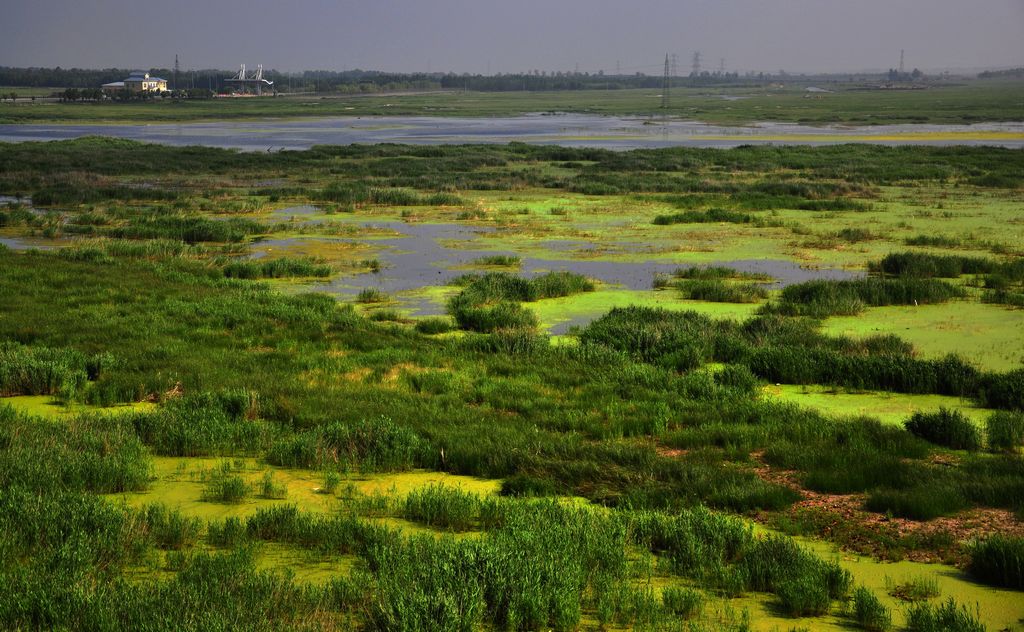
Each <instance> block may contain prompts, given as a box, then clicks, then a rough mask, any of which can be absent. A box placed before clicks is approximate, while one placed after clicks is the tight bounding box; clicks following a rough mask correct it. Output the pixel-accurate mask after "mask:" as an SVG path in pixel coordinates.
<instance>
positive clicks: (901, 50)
mask: <svg viewBox="0 0 1024 632" xmlns="http://www.w3.org/2000/svg"><path fill="white" fill-rule="evenodd" d="M900 74H901V75H902V74H903V49H902V48H901V49H900Z"/></svg>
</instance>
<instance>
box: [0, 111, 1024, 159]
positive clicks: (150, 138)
mask: <svg viewBox="0 0 1024 632" xmlns="http://www.w3.org/2000/svg"><path fill="white" fill-rule="evenodd" d="M992 132H997V133H1002V134H1011V135H1013V136H1014V137H1012V138H1003V137H1000V138H989V139H985V138H984V135H985V134H987V133H992ZM907 134H919V135H920V134H923V136H918V137H916V138H914V137H907V138H899V137H900V136H901V135H907ZM928 134H953V135H954V136H948V137H944V138H942V139H935V138H929V137H928V136H927V135H928ZM972 134H975V135H976V136H975V137H973V138H972V136H971V135H972ZM88 135H100V136H112V137H116V138H129V139H133V140H140V141H146V142H153V143H164V144H168V145H207V146H212V147H228V148H235V149H243V150H248V151H278V150H281V149H308V148H309V147H311V146H313V145H347V144H351V143H410V144H426V145H432V144H453V143H508V142H512V141H519V142H527V143H534V144H545V145H565V146H570V147H599V148H605V149H621V150H626V149H639V148H657V147H679V146H685V147H735V146H737V145H743V144H752V143H753V144H756V143H772V144H786V145H794V144H796V145H829V144H835V143H846V142H868V143H877V144H884V145H1000V146H1004V147H1024V122H1013V123H985V124H977V125H879V126H861V127H845V126H826V127H810V126H806V125H797V124H788V123H759V124H756V125H751V126H748V127H728V126H721V125H709V124H706V123H700V122H696V121H676V120H663V119H658V118H638V117H616V116H594V115H582V114H531V115H525V116H511V117H498V118H454V117H452V118H449V117H427V116H421V117H412V116H393V117H325V118H310V119H288V120H284V119H273V120H258V121H231V122H208V123H167V124H154V125H135V124H130V125H120V124H119V125H0V141H5V142H18V141H30V140H34V141H45V140H64V139H69V138H78V137H81V136H88ZM957 135H959V136H957ZM851 137H856V138H851ZM830 138H834V139H835V140H830Z"/></svg>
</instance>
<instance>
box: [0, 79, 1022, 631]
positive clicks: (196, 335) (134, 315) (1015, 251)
mask: <svg viewBox="0 0 1024 632" xmlns="http://www.w3.org/2000/svg"><path fill="white" fill-rule="evenodd" d="M472 96H473V95H468V96H467V98H468V97H472ZM626 96H628V95H623V98H625V97H626ZM836 96H837V97H843V96H845V95H844V94H838V95H836ZM793 97H794V98H796V96H795V95H793ZM424 98H426V97H424ZM434 98H440V97H434ZM753 98H754V97H751V99H753ZM765 98H768V97H765ZM800 98H801V99H802V97H800ZM354 101H355V100H354ZM282 102H283V103H284V101H282ZM275 103H276V102H275ZM69 107H70V106H69ZM99 107H106V106H99ZM160 107H162V106H160ZM495 107H496V106H495ZM503 107H508V106H507V104H506V105H505V106H503ZM98 111H99V109H97V112H98ZM1022 174H1024V152H1022V151H1020V150H1010V149H1005V148H995V147H948V148H942V147H878V146H862V145H856V146H855V145H846V146H834V147H818V148H812V147H743V148H737V149H733V150H703V149H683V148H679V149H667V150H644V151H634V152H612V151H604V150H596V149H570V148H563V147H535V146H528V145H518V144H513V145H508V146H485V145H466V146H401V145H381V146H358V145H357V146H346V147H318V148H315V149H312V150H309V151H301V152H280V153H273V154H269V153H255V152H251V153H244V152H236V151H229V150H222V149H214V148H204V147H187V148H184V147H183V148H176V147H165V146H156V145H145V144H140V143H136V142H131V141H120V140H111V139H103V138H95V137H94V138H85V139H80V140H76V141H68V142H56V143H23V144H10V145H3V146H0V195H2V196H4V197H3V198H0V200H2V202H0V240H2V241H0V244H3V245H2V246H0V270H2V271H3V272H2V273H0V591H2V592H3V594H5V595H15V596H17V597H19V598H18V599H10V600H6V601H4V600H0V627H2V628H5V629H41V628H47V629H49V628H53V629H173V628H180V627H182V626H186V627H187V626H191V627H192V628H193V629H211V628H218V629H235V628H245V629H254V630H283V629H289V630H290V629H309V630H313V629H338V630H342V629H353V628H360V629H369V630H402V629H408V630H412V629H430V630H435V629H436V630H459V631H465V630H497V629H524V630H526V629H529V630H547V629H555V630H565V631H568V630H578V629H616V630H618V629H623V630H625V629H659V630H662V629H664V630H682V629H689V630H735V631H736V632H739V631H741V630H751V629H753V630H774V629H808V630H835V629H850V628H857V629H901V628H903V627H911V628H913V626H918V627H916V628H913V629H932V628H926V627H921V626H924V625H926V624H927V622H928V621H934V620H935V619H936V618H938V619H946V620H947V623H948V625H947V626H946V629H957V630H960V629H965V630H974V629H982V628H981V627H979V626H985V629H990V630H997V629H998V630H1022V629H1024V625H1022V621H1024V619H1022V617H1024V593H1022V592H1021V590H1022V589H1024V577H1022V576H1021V573H1020V568H1019V564H1017V561H1019V559H1021V555H1022V553H1021V552H1022V551H1024V521H1022V520H1021V518H1022V517H1024V456H1022V452H1021V448H1022V447H1024V365H1022V359H1024V336H1022V334H1021V332H1022V331H1024V316H1022V315H1024V311H1022V306H1024V265H1022V262H1024V234H1022V233H1021V226H1022V225H1024V224H1022V215H1021V212H1022V211H1021V209H1022V203H1024V193H1022V192H1024V177H1022ZM1015 564H1017V565H1016V566H1015ZM21 597H24V598H21ZM29 597H31V598H29ZM949 599H952V600H953V601H952V602H950V601H947V600H949ZM54 603H60V604H64V603H67V604H72V605H71V606H69V607H67V608H61V609H52V608H49V606H48V605H49V604H54ZM869 615H870V616H869ZM922 621H923V622H925V623H922Z"/></svg>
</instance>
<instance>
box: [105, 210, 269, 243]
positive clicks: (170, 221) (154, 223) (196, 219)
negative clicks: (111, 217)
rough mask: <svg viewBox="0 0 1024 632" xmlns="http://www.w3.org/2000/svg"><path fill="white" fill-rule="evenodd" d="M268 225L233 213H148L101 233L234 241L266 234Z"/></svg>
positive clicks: (207, 240)
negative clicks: (218, 217)
mask: <svg viewBox="0 0 1024 632" xmlns="http://www.w3.org/2000/svg"><path fill="white" fill-rule="evenodd" d="M270 228H271V227H269V226H266V225H264V224H261V223H259V222H256V221H253V220H250V219H241V218H237V217H232V218H230V219H228V220H225V221H217V220H213V219H210V218H208V217H202V216H198V215H152V216H148V217H140V218H136V219H134V220H133V221H132V222H131V223H129V224H124V225H120V226H110V227H107V228H104V229H103V230H102V231H101V234H102V235H104V236H106V237H113V238H117V239H169V240H174V241H183V242H186V243H189V244H194V243H197V242H219V243H238V242H242V241H244V240H245V239H246V237H250V236H253V235H263V234H266V233H268V232H270Z"/></svg>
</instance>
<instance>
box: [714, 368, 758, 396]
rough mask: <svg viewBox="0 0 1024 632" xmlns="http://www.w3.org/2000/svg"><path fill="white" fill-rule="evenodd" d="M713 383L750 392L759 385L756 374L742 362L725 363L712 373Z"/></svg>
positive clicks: (738, 390) (741, 391)
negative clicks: (719, 369)
mask: <svg viewBox="0 0 1024 632" xmlns="http://www.w3.org/2000/svg"><path fill="white" fill-rule="evenodd" d="M713 379H714V380H715V384H718V385H719V386H723V387H725V388H729V389H733V390H735V391H737V392H740V393H747V394H751V393H754V391H755V390H756V389H757V387H758V386H759V385H760V381H759V380H758V379H757V376H756V375H754V374H753V373H751V372H750V369H748V368H747V367H746V366H744V365H742V364H727V365H725V366H724V367H722V370H721V371H718V372H716V373H715V374H714V376H713Z"/></svg>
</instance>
